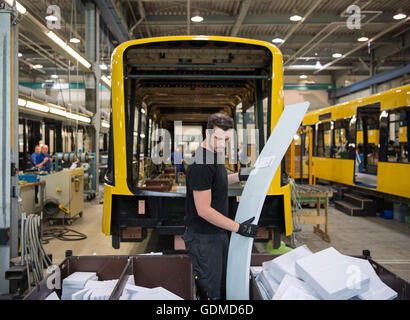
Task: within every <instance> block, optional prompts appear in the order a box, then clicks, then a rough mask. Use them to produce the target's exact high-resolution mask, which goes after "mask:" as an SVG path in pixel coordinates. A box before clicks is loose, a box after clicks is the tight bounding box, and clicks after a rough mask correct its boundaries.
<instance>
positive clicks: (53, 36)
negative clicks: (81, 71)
mask: <svg viewBox="0 0 410 320" xmlns="http://www.w3.org/2000/svg"><path fill="white" fill-rule="evenodd" d="M47 35H48V36H49V38H50V39H51V40H53V41H54V42H55V43H57V44H58V45H59V46H60V47H61V48H63V49H64V50H65V51H66V52H67V53H68V54H69V55H70V56H72V57H73V58H74V59H76V60H77V61H78V62H80V63H81V64H82V65H83V66H84V67H86V68H87V69H89V68H90V67H91V63H89V62H88V61H87V60H86V59H85V58H84V57H82V56H81V55H80V54H79V53H78V52H77V51H75V50H74V49H73V48H71V47H70V46H69V45H68V44H67V43H65V42H64V41H63V40H62V39H61V38H60V37H58V36H57V35H56V34H55V33H54V32H53V31H49V32H48V33H47Z"/></svg>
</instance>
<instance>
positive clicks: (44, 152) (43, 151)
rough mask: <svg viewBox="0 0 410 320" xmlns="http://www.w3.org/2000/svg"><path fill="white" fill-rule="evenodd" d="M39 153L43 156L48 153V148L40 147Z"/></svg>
mask: <svg viewBox="0 0 410 320" xmlns="http://www.w3.org/2000/svg"><path fill="white" fill-rule="evenodd" d="M41 152H42V153H43V154H44V155H46V154H47V152H48V147H47V146H42V147H41Z"/></svg>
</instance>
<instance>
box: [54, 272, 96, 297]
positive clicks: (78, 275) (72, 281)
mask: <svg viewBox="0 0 410 320" xmlns="http://www.w3.org/2000/svg"><path fill="white" fill-rule="evenodd" d="M89 280H98V276H97V274H96V273H95V272H74V273H72V274H70V275H69V276H68V277H67V278H65V279H64V280H63V288H62V294H61V300H71V296H72V295H73V293H76V292H77V291H80V290H82V289H84V287H85V284H86V283H87V281H89Z"/></svg>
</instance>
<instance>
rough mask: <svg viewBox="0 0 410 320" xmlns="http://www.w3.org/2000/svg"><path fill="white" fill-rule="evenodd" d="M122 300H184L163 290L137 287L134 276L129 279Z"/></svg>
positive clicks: (161, 288) (160, 288)
mask: <svg viewBox="0 0 410 320" xmlns="http://www.w3.org/2000/svg"><path fill="white" fill-rule="evenodd" d="M120 300H184V299H182V298H181V297H180V296H178V295H176V294H174V293H172V292H171V291H169V290H167V289H165V288H163V287H156V288H152V289H151V288H146V287H140V286H136V285H135V280H134V277H133V276H130V277H129V278H128V281H127V283H126V285H125V287H124V290H123V292H122V295H121V297H120Z"/></svg>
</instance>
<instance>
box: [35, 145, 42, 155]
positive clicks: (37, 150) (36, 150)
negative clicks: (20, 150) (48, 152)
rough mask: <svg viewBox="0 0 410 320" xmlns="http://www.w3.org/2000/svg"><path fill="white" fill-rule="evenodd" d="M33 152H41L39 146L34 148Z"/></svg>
mask: <svg viewBox="0 0 410 320" xmlns="http://www.w3.org/2000/svg"><path fill="white" fill-rule="evenodd" d="M34 152H35V153H37V154H39V153H40V152H41V148H40V147H39V146H38V147H36V148H35V150H34Z"/></svg>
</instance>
